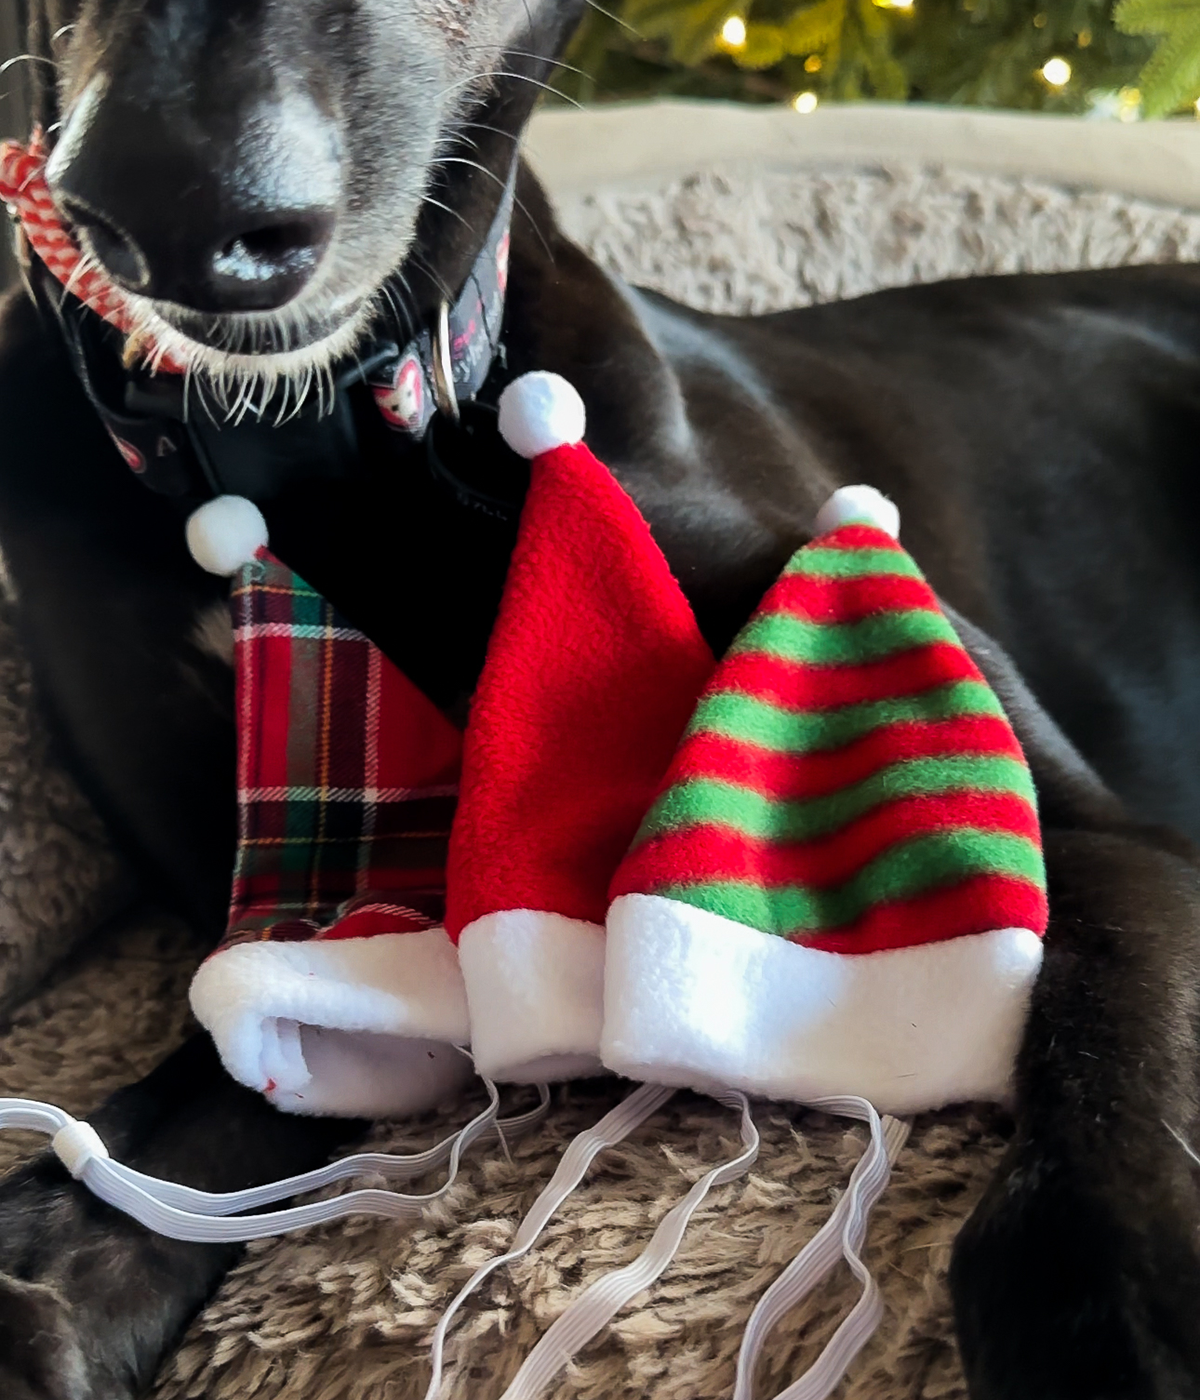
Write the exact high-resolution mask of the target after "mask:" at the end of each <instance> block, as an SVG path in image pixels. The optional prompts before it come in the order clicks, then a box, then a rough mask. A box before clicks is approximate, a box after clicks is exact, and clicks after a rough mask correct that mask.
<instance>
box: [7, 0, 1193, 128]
mask: <svg viewBox="0 0 1200 1400" xmlns="http://www.w3.org/2000/svg"><path fill="white" fill-rule="evenodd" d="M23 6H24V0H0V62H3V68H2V69H0V132H3V133H8V132H13V131H19V130H22V129H23V127H24V124H25V122H24V116H23V107H22V87H23V78H24V74H25V68H26V62H27V61H25V60H22V59H21V57H20V55H21V52H22V48H23V43H22V38H21V35H22V30H23V18H22V14H21V11H22V9H23ZM553 87H554V94H553V95H552V98H551V100H558V101H561V102H576V103H584V104H591V103H604V102H614V101H621V100H626V101H628V100H633V99H638V98H649V97H664V96H665V97H670V96H674V97H693V98H696V97H699V98H716V99H723V100H726V101H737V102H747V103H759V104H763V103H789V104H791V105H792V106H793V107H794V108H795V109H796V110H797V111H798V112H801V113H806V112H811V111H814V110H815V109H816V107H817V106H818V105H820V104H822V103H829V102H847V101H853V102H858V101H870V100H883V101H888V102H924V103H940V104H946V105H954V106H977V107H985V108H1009V109H1025V110H1041V111H1048V112H1058V113H1073V114H1079V115H1090V116H1093V117H1096V118H1099V119H1109V120H1118V121H1127V122H1128V121H1136V120H1138V119H1140V118H1142V117H1145V116H1169V115H1174V114H1182V115H1187V116H1189V117H1192V118H1193V119H1194V118H1195V117H1196V115H1197V110H1196V107H1195V104H1196V102H1197V99H1200V0H589V9H588V10H587V12H586V15H585V18H584V21H583V23H582V25H581V26H580V28H579V30H578V32H577V34H576V36H575V39H574V42H573V43H572V45H571V47H570V49H569V51H568V53H567V55H566V60H565V65H564V67H563V69H562V70H561V72H560V73H559V74H558V75H557V77H556V79H555V80H554V84H553Z"/></svg>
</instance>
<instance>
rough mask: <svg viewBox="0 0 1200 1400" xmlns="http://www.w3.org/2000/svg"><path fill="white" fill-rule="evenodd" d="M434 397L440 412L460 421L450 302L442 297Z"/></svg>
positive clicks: (436, 336)
mask: <svg viewBox="0 0 1200 1400" xmlns="http://www.w3.org/2000/svg"><path fill="white" fill-rule="evenodd" d="M433 398H434V402H435V403H436V404H437V406H438V412H439V413H443V414H445V416H446V417H447V418H450V419H452V420H453V421H454V422H455V423H457V422H458V395H457V394H456V393H455V392H454V361H453V360H452V359H451V357H450V303H449V302H448V301H447V300H446V299H445V297H443V298H442V303H441V305H440V306H439V307H438V316H437V326H436V328H435V329H434V333H433Z"/></svg>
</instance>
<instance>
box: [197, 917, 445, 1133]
mask: <svg viewBox="0 0 1200 1400" xmlns="http://www.w3.org/2000/svg"><path fill="white" fill-rule="evenodd" d="M190 995H191V1003H192V1010H193V1011H194V1012H195V1013H196V1017H197V1019H198V1020H199V1021H200V1023H201V1024H202V1025H203V1026H205V1027H206V1028H207V1030H208V1031H209V1032H210V1033H211V1035H212V1037H213V1040H214V1041H215V1042H216V1045H217V1049H218V1051H219V1052H220V1055H221V1059H222V1061H223V1062H224V1064H225V1067H226V1069H228V1071H229V1073H230V1074H231V1075H233V1077H234V1078H235V1079H237V1080H238V1081H239V1082H240V1083H242V1084H245V1085H246V1086H247V1087H248V1088H250V1089H256V1090H258V1091H259V1092H260V1093H263V1094H265V1095H266V1096H267V1098H268V1099H270V1100H271V1102H272V1103H274V1104H276V1105H277V1106H278V1107H280V1108H285V1109H287V1110H289V1111H290V1112H293V1113H339V1114H355V1115H358V1114H361V1115H364V1116H369V1117H390V1116H398V1115H402V1114H407V1113H415V1112H420V1111H422V1110H424V1109H426V1108H429V1107H431V1106H432V1105H433V1104H435V1103H436V1102H437V1101H438V1100H439V1099H440V1098H441V1097H443V1096H444V1095H445V1094H446V1093H447V1092H448V1091H450V1090H453V1089H455V1088H457V1087H458V1086H459V1085H461V1084H462V1083H465V1082H466V1081H467V1080H468V1079H469V1078H470V1077H471V1063H470V1060H469V1058H468V1057H467V1056H466V1055H464V1054H463V1053H462V1052H461V1050H459V1049H456V1048H455V1047H457V1046H465V1045H467V1044H468V1042H469V1040H470V1021H469V1019H468V1014H467V998H466V992H465V990H464V987H463V979H462V973H461V971H460V969H459V965H458V957H457V954H456V952H455V949H454V945H453V944H452V943H451V941H450V939H449V938H448V937H447V935H446V932H445V930H444V929H440V928H438V929H424V930H420V931H417V932H414V933H400V934H378V935H376V936H375V937H373V938H344V939H313V940H311V941H309V942H303V943H287V942H274V941H271V940H264V941H261V942H255V943H239V944H235V945H234V946H233V947H232V948H226V949H225V950H223V951H222V952H219V953H215V954H214V955H213V956H212V957H211V958H209V959H207V961H205V962H204V963H202V964H201V966H200V969H199V970H198V972H197V973H196V976H195V978H194V979H193V981H192V987H191V994H190Z"/></svg>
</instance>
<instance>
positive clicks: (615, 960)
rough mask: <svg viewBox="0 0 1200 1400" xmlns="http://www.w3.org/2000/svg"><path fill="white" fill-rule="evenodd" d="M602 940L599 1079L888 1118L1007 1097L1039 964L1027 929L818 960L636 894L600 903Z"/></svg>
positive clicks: (815, 952)
mask: <svg viewBox="0 0 1200 1400" xmlns="http://www.w3.org/2000/svg"><path fill="white" fill-rule="evenodd" d="M607 942H608V952H607V960H606V969H605V987H604V1001H605V1022H604V1035H603V1039H602V1041H601V1047H600V1048H601V1056H602V1058H603V1061H604V1063H605V1065H606V1066H607V1067H608V1068H609V1069H611V1070H615V1071H616V1072H617V1073H619V1074H624V1075H628V1076H629V1077H630V1078H631V1079H639V1080H649V1081H651V1082H654V1083H658V1084H677V1085H681V1086H687V1087H690V1088H694V1089H699V1090H700V1091H701V1092H703V1093H711V1092H712V1091H713V1089H714V1088H715V1087H718V1086H719V1087H724V1088H735V1089H741V1090H743V1091H745V1092H746V1093H750V1094H762V1095H765V1096H766V1097H768V1098H774V1099H788V1100H793V1101H796V1102H801V1103H803V1102H806V1101H808V1100H811V1099H814V1098H819V1097H822V1096H824V1095H831V1094H852V1095H858V1096H861V1097H863V1098H866V1099H869V1100H870V1101H871V1102H872V1103H873V1104H874V1105H875V1106H876V1108H877V1109H878V1110H879V1111H880V1112H881V1113H893V1114H907V1113H914V1112H918V1111H921V1110H924V1109H931V1108H937V1107H940V1106H941V1105H943V1104H947V1103H956V1102H962V1101H965V1100H970V1099H990V1100H997V1099H1004V1098H1006V1097H1007V1095H1008V1091H1009V1088H1010V1077H1011V1074H1012V1066H1013V1063H1014V1060H1015V1057H1016V1053H1017V1047H1018V1044H1019V1042H1020V1037H1021V1032H1022V1029H1023V1027H1024V1024H1025V1017H1026V1012H1027V1009H1028V1002H1029V993H1030V989H1031V988H1032V986H1033V982H1034V979H1035V978H1036V976H1037V972H1038V968H1039V967H1040V966H1041V960H1042V941H1041V939H1040V938H1038V937H1037V936H1036V935H1035V934H1033V933H1031V932H1030V931H1029V930H1028V929H1013V928H1010V929H999V930H996V931H995V932H992V933H980V934H974V935H971V936H967V937H959V938H951V939H947V940H945V941H944V942H939V943H925V944H920V945H917V946H914V947H909V948H898V949H889V950H886V951H883V952H877V953H828V952H824V951H821V950H819V949H816V948H808V947H805V946H803V945H802V944H799V943H792V942H789V941H788V940H787V939H784V938H778V937H775V936H773V935H771V934H767V933H760V932H759V931H758V930H757V929H752V928H747V927H746V926H745V925H744V924H740V923H736V922H735V921H733V920H732V919H727V918H725V917H723V916H722V915H720V914H713V913H710V912H708V911H707V910H704V909H698V908H696V907H695V906H694V905H691V904H685V903H682V902H681V901H678V900H673V899H666V898H663V897H661V896H659V895H644V894H629V895H622V896H621V897H620V898H619V899H617V900H615V901H614V902H613V905H612V908H611V909H610V910H609V916H608V940H607Z"/></svg>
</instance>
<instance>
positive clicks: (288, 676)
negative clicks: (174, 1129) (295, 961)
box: [222, 550, 462, 947]
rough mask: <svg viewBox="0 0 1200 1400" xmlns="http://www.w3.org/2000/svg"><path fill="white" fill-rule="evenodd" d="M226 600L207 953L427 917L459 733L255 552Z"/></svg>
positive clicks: (440, 880)
mask: <svg viewBox="0 0 1200 1400" xmlns="http://www.w3.org/2000/svg"><path fill="white" fill-rule="evenodd" d="M231 606H232V610H233V623H234V643H235V655H236V670H237V707H238V818H239V830H238V851H237V861H236V865H235V868H234V876H233V893H232V898H231V904H230V917H229V928H228V932H227V934H226V937H225V940H224V942H223V943H222V947H229V946H231V945H232V944H235V943H244V942H247V941H249V940H251V939H286V940H300V939H310V938H314V937H316V938H326V939H328V938H350V937H354V938H359V937H370V936H372V935H374V934H381V933H406V932H410V931H412V930H416V929H424V928H431V927H435V926H436V925H438V924H440V923H441V921H442V916H443V912H444V906H445V864H446V843H447V841H448V839H449V833H450V824H451V821H452V819H453V816H454V806H455V799H456V796H457V790H458V789H457V782H458V769H459V761H460V755H461V749H462V736H461V735H460V733H459V731H458V730H457V729H455V728H454V726H453V725H451V724H450V722H449V721H448V720H447V719H446V718H445V717H444V716H443V715H442V713H441V711H439V710H438V709H437V708H436V707H435V706H434V705H433V704H432V702H431V701H429V700H428V699H427V698H426V697H425V696H424V695H423V694H422V693H421V692H420V691H419V690H417V689H416V687H415V686H414V685H413V684H412V683H411V682H410V681H408V680H407V679H406V678H405V677H404V676H403V675H402V674H401V673H400V671H399V670H397V668H396V667H395V666H394V665H392V663H391V662H390V661H388V659H387V658H386V657H385V656H384V655H383V653H382V652H381V651H380V650H379V648H378V647H376V646H374V645H373V644H372V643H371V642H370V641H368V639H367V638H366V637H365V636H364V635H363V634H362V633H361V632H359V631H357V630H356V629H355V628H353V627H350V626H349V625H348V624H347V623H346V622H345V621H344V619H342V618H341V617H340V616H339V615H338V613H337V612H336V611H335V610H334V608H333V607H332V606H331V605H330V604H329V603H328V602H326V600H325V599H324V598H322V597H321V596H320V594H318V593H316V592H315V591H314V590H313V589H312V588H310V587H309V586H308V584H306V583H305V582H304V580H303V579H301V578H300V577H298V576H297V575H296V574H294V573H293V572H292V571H291V570H290V569H288V568H287V567H286V566H285V565H284V564H282V563H281V562H280V561H279V560H278V559H276V558H275V557H274V556H273V555H271V554H270V553H269V552H268V551H266V550H263V551H260V554H259V556H258V558H257V559H256V560H255V562H253V563H251V564H247V565H246V566H245V567H244V568H243V569H242V571H241V573H240V575H239V576H238V577H237V578H236V579H235V582H234V588H233V591H232V594H231Z"/></svg>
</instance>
